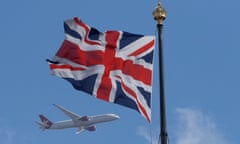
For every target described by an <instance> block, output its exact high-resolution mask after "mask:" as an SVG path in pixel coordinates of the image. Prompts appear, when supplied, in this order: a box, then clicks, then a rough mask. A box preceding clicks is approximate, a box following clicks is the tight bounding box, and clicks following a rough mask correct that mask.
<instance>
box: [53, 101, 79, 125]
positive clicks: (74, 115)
mask: <svg viewBox="0 0 240 144" xmlns="http://www.w3.org/2000/svg"><path fill="white" fill-rule="evenodd" d="M53 105H54V106H55V107H57V108H58V109H60V110H61V111H63V112H64V113H65V114H66V115H67V116H69V117H70V118H71V119H72V120H73V121H75V120H77V119H80V118H81V116H80V115H78V114H75V113H73V112H71V111H69V110H67V109H65V108H63V107H62V106H60V105H57V104H53Z"/></svg>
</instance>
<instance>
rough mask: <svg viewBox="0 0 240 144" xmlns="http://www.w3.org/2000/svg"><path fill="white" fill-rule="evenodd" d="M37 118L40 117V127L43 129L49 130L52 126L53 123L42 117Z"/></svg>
mask: <svg viewBox="0 0 240 144" xmlns="http://www.w3.org/2000/svg"><path fill="white" fill-rule="evenodd" d="M39 117H40V119H41V121H42V125H41V126H42V127H43V128H44V129H49V128H50V127H51V126H52V124H53V123H52V122H51V121H50V120H48V119H47V118H46V117H45V116H44V115H42V114H40V115H39Z"/></svg>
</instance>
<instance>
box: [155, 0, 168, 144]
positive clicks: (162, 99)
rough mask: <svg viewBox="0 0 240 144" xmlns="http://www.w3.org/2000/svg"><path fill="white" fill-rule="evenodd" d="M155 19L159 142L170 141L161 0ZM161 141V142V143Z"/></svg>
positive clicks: (163, 13)
mask: <svg viewBox="0 0 240 144" xmlns="http://www.w3.org/2000/svg"><path fill="white" fill-rule="evenodd" d="M153 16H154V19H155V20H156V21H157V29H158V47H159V59H158V61H159V85H160V98H159V100H160V102H159V105H160V106H159V107H160V135H159V142H158V143H159V144H167V143H168V133H167V122H166V108H165V107H166V106H165V91H164V66H163V42H162V29H163V21H164V20H165V18H166V11H165V9H164V8H163V7H162V5H161V3H160V0H159V1H158V5H157V7H156V8H155V9H154V11H153ZM160 141H161V143H160Z"/></svg>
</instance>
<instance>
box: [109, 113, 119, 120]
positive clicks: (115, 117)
mask: <svg viewBox="0 0 240 144" xmlns="http://www.w3.org/2000/svg"><path fill="white" fill-rule="evenodd" d="M110 116H111V117H112V118H113V119H119V118H120V117H119V116H118V115H116V114H110Z"/></svg>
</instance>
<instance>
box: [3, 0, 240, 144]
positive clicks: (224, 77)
mask: <svg viewBox="0 0 240 144" xmlns="http://www.w3.org/2000/svg"><path fill="white" fill-rule="evenodd" d="M156 4H157V0H151V1H150V0H141V1H137V0H119V1H113V0H85V1H83V0H68V1H49V0H48V1H43V0H42V1H31V0H20V1H19V0H15V1H14V0H1V1H0V18H1V20H0V32H1V35H0V43H1V52H0V64H1V72H0V80H1V81H0V85H1V88H0V98H1V100H0V143H1V144H33V143H42V144H43V143H44V144H53V143H54V144H66V143H68V144H78V143H87V144H94V143H106V144H108V143H109V144H112V143H114V144H122V143H126V144H130V143H138V144H149V143H150V141H151V140H150V136H152V137H153V139H152V143H153V144H156V141H157V138H158V134H159V103H158V101H159V100H158V99H159V94H158V93H159V85H158V67H157V65H158V63H157V47H156V50H155V65H154V83H153V109H152V114H153V115H152V119H153V122H152V125H151V126H150V125H149V124H148V122H147V121H146V120H145V119H144V118H143V117H142V116H141V115H140V114H139V113H137V112H136V111H135V110H132V109H128V108H125V107H122V106H119V105H116V104H112V103H106V102H103V101H100V100H97V99H95V98H93V97H91V96H88V95H86V94H85V93H83V92H80V91H76V90H74V89H73V88H72V86H71V85H70V84H69V83H68V82H66V81H64V80H62V79H60V78H58V77H56V76H52V75H51V74H50V70H49V67H48V64H47V63H46V62H45V59H46V58H51V57H52V56H53V55H54V54H55V52H56V51H57V50H58V48H59V46H60V45H61V43H62V41H63V39H64V32H63V21H64V20H66V19H70V18H73V17H75V16H77V17H79V18H81V19H82V20H83V21H84V22H85V23H87V24H88V25H90V26H93V27H96V28H97V29H99V30H100V31H105V30H124V31H128V32H132V33H139V34H145V35H156V34H157V32H156V22H155V21H154V20H153V17H152V11H153V9H154V7H155V6H156ZM162 4H163V5H164V7H165V9H166V10H167V13H168V16H167V19H166V20H165V22H164V30H163V32H164V60H165V61H164V62H165V63H164V64H165V87H166V101H167V104H166V106H167V127H168V133H169V139H170V143H171V144H238V143H240V137H239V128H240V126H239V122H240V115H239V112H238V111H239V109H240V106H239V101H240V98H239V96H240V76H239V74H240V57H239V54H240V44H239V40H240V38H239V34H240V28H239V25H240V19H239V12H240V10H239V5H240V1H239V0H230V1H223V0H211V1H209V0H201V1H193V0H185V1H179V0H178V1H169V0H168V1H167V0H163V1H162ZM54 103H56V104H59V105H62V106H64V107H66V108H68V109H70V110H72V111H74V112H76V113H78V114H80V115H95V114H103V113H115V114H118V115H119V116H120V117H121V118H120V119H119V120H117V121H113V122H110V123H105V124H99V125H97V131H96V132H87V131H86V132H83V133H82V134H80V135H75V132H76V129H67V130H59V131H45V132H42V131H40V130H39V127H38V125H36V124H35V121H39V118H38V114H40V113H42V114H44V115H46V116H47V117H48V118H49V119H50V120H52V121H58V120H64V119H68V117H67V116H65V115H64V114H63V113H62V112H61V111H59V110H58V109H56V108H55V107H54V106H53V105H52V104H54ZM150 128H151V130H150Z"/></svg>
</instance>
